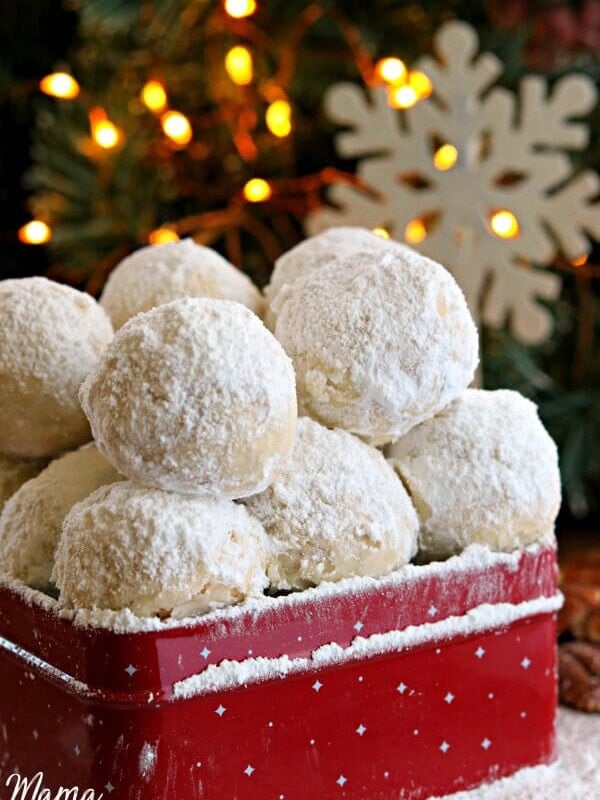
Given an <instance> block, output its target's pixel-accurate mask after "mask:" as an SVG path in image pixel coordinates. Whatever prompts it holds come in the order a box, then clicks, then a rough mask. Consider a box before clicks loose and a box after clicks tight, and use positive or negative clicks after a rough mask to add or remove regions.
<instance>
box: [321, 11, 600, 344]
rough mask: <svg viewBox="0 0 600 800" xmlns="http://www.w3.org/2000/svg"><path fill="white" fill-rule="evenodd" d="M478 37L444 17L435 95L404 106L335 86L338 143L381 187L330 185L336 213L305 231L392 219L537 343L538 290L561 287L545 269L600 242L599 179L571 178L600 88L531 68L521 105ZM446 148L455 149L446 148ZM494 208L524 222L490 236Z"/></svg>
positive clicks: (394, 229)
mask: <svg viewBox="0 0 600 800" xmlns="http://www.w3.org/2000/svg"><path fill="white" fill-rule="evenodd" d="M478 46H479V43H478V40H477V35H476V33H475V31H474V30H473V28H471V27H470V26H469V25H467V24H465V23H462V22H449V23H447V24H446V25H444V26H443V27H442V28H441V29H440V31H439V32H438V34H437V36H436V39H435V51H436V55H437V57H438V59H437V60H436V59H433V58H425V59H422V61H421V62H420V63H419V65H418V67H419V69H420V70H422V71H423V72H424V73H426V74H427V75H428V76H429V77H430V79H431V81H432V83H433V87H434V92H433V94H432V96H431V97H430V98H429V99H427V100H424V101H421V102H420V103H418V104H417V105H416V106H414V107H413V108H410V109H408V110H406V111H403V112H400V111H397V110H395V109H392V108H390V106H389V103H388V100H387V95H386V92H385V90H383V89H372V90H364V89H361V88H359V87H358V86H355V85H353V84H339V85H337V86H334V87H333V88H332V89H331V90H330V91H329V93H328V95H327V98H326V108H327V111H328V113H329V115H330V117H331V118H332V119H334V120H335V121H336V122H338V123H340V124H341V125H343V126H344V128H345V130H343V131H342V132H340V133H339V134H338V136H337V147H338V151H339V152H340V154H341V155H343V156H346V157H350V158H359V159H360V161H359V165H358V168H357V173H358V176H359V178H360V180H361V183H362V184H364V185H366V186H368V187H371V188H372V189H373V190H375V192H376V194H373V193H369V194H367V193H365V192H361V191H359V190H358V189H356V188H355V187H352V186H349V185H347V184H344V185H342V184H335V185H333V186H332V187H331V189H330V193H329V201H330V202H331V203H332V205H334V206H335V208H322V209H319V210H318V211H317V212H315V213H314V214H312V215H311V216H310V217H309V218H308V220H307V231H308V232H309V233H317V232H318V231H320V230H323V229H324V228H328V227H331V226H333V225H363V226H365V227H368V228H375V227H377V226H382V227H385V228H386V230H387V231H388V232H389V233H390V234H391V236H392V237H393V238H395V239H399V240H401V241H407V240H408V241H409V243H410V244H412V245H413V246H415V247H418V249H419V250H421V251H422V252H423V253H425V254H426V255H428V256H431V257H432V258H435V259H436V260H438V261H441V262H442V263H443V264H444V265H445V266H447V267H448V268H449V269H450V270H451V271H452V272H453V274H454V276H455V277H456V279H457V281H458V282H459V284H460V285H461V286H462V288H463V291H464V292H465V295H466V297H467V301H468V303H469V306H470V308H471V310H472V311H473V313H474V314H475V315H476V317H478V319H479V320H480V321H483V322H485V323H486V324H488V325H490V326H492V327H500V326H502V325H504V324H505V323H507V322H508V323H509V324H510V326H511V328H512V330H513V332H514V333H515V334H516V335H517V336H518V337H520V338H521V339H522V340H524V341H526V342H530V343H534V342H539V341H542V340H543V339H545V338H546V337H547V336H548V334H549V333H550V326H551V320H550V317H549V315H548V313H547V311H546V309H545V308H544V307H543V306H542V305H540V304H539V303H538V302H537V301H538V299H540V298H541V299H545V300H552V299H555V298H556V297H557V296H558V294H559V292H560V279H559V278H558V276H557V275H555V274H553V273H551V272H548V271H545V270H543V269H539V267H544V266H548V265H550V264H551V263H552V262H553V260H554V259H555V258H556V256H557V255H558V254H559V253H562V254H563V255H564V256H566V257H567V258H568V259H570V260H572V259H574V258H577V257H579V256H581V254H582V253H586V252H588V251H589V249H590V244H589V239H588V237H589V236H591V237H595V238H600V209H599V206H598V205H597V204H594V203H593V200H594V198H595V196H596V195H597V194H598V190H599V181H598V178H597V176H596V175H595V174H594V173H592V172H591V171H588V172H583V173H578V174H575V173H574V170H573V165H572V163H571V160H570V158H569V157H568V156H567V154H566V152H565V150H581V149H582V148H584V147H585V145H586V143H587V140H588V135H589V131H588V128H587V127H586V126H585V125H584V124H583V123H581V122H578V121H576V119H574V118H576V117H580V116H582V115H583V114H586V113H587V112H588V111H589V110H590V109H591V108H592V107H593V105H594V103H595V99H596V92H595V88H594V85H593V83H592V82H591V81H590V80H589V79H588V78H586V77H584V76H582V75H570V76H566V77H563V78H562V79H561V80H559V81H557V83H556V84H555V85H554V86H553V89H552V91H551V93H548V92H547V89H546V86H545V82H544V80H543V79H542V78H540V77H537V76H528V77H526V78H524V79H523V81H522V82H521V86H520V92H519V98H518V102H517V98H516V97H515V95H514V94H512V93H511V92H509V91H507V90H506V89H504V88H501V87H497V86H493V84H494V82H495V81H496V80H497V78H498V76H499V74H500V72H501V65H500V62H499V61H498V59H497V58H496V57H495V56H494V55H491V54H489V53H484V54H482V55H478ZM445 145H451V146H452V148H454V150H455V151H456V152H455V153H453V152H452V151H451V150H448V151H446V152H445V153H444V154H443V156H442V154H439V151H440V148H442V147H444V146H445ZM437 154H439V155H437ZM436 155H437V158H436ZM498 211H505V212H508V213H509V214H511V215H512V216H513V217H514V219H515V220H517V222H518V229H517V231H516V233H514V235H513V234H512V233H511V232H510V230H511V229H510V227H509V228H508V231H509V235H503V234H500V235H499V234H498V233H497V232H495V230H494V227H498V226H494V227H492V225H491V220H492V216H493V214H494V213H497V212H498ZM386 221H387V222H386ZM502 224H504V225H505V224H506V220H504V222H503V223H502ZM513 227H514V226H513ZM499 229H500V230H503V228H502V226H501V225H500V226H499ZM409 235H410V237H412V238H409Z"/></svg>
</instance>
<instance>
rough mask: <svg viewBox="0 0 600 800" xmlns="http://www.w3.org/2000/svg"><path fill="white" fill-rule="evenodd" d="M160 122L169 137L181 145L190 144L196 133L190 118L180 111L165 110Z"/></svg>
mask: <svg viewBox="0 0 600 800" xmlns="http://www.w3.org/2000/svg"><path fill="white" fill-rule="evenodd" d="M160 124H161V125H162V129H163V131H164V133H165V136H168V137H169V139H170V140H171V141H172V142H174V143H175V144H177V145H179V146H180V147H185V146H186V144H189V143H190V142H191V140H192V136H193V135H194V133H193V131H192V126H191V124H190V121H189V119H188V118H187V117H186V116H185V114H182V113H181V112H180V111H165V113H164V114H163V115H162V116H161V118H160Z"/></svg>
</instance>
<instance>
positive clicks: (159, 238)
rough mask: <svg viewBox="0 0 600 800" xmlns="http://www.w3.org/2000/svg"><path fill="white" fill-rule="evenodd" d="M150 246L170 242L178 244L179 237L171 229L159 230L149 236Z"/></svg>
mask: <svg viewBox="0 0 600 800" xmlns="http://www.w3.org/2000/svg"><path fill="white" fill-rule="evenodd" d="M148 241H149V242H150V244H167V243H168V242H178V241H179V236H178V235H177V234H176V233H175V231H174V230H171V228H157V229H156V230H155V231H152V232H151V233H150V235H149V236H148Z"/></svg>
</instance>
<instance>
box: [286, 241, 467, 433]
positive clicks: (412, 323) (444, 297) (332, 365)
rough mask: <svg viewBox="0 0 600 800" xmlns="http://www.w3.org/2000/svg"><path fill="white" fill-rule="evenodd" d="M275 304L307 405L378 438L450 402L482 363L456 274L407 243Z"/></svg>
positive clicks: (356, 259) (330, 268)
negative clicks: (407, 245)
mask: <svg viewBox="0 0 600 800" xmlns="http://www.w3.org/2000/svg"><path fill="white" fill-rule="evenodd" d="M276 305H277V309H276V310H277V311H278V318H277V325H276V330H275V333H276V336H277V338H278V339H279V341H280V342H281V343H282V344H283V346H284V348H285V350H286V352H287V353H288V355H289V356H290V357H291V359H292V361H293V363H294V367H295V370H296V379H297V384H298V397H299V401H300V403H301V404H302V407H303V408H304V409H305V410H306V411H307V413H308V414H310V416H312V417H314V418H315V419H318V420H319V421H320V422H322V423H323V424H325V425H329V426H332V427H339V428H344V429H346V430H348V431H351V432H352V433H356V434H358V435H359V436H362V437H363V438H365V439H367V440H368V441H370V442H372V443H374V444H384V443H386V442H390V441H393V440H394V439H397V438H398V437H399V436H401V435H402V434H403V433H406V431H408V430H410V428H412V427H413V426H414V425H417V424H418V423H419V422H422V421H423V420H425V419H428V418H429V417H431V416H433V415H434V414H435V413H437V412H438V411H440V410H441V409H442V408H444V406H446V405H447V404H448V403H449V402H451V401H452V400H453V399H454V398H455V397H457V396H458V395H459V394H461V392H462V391H463V390H464V389H465V388H466V387H467V386H468V384H469V382H470V381H471V379H472V377H473V373H474V370H475V367H476V366H477V361H478V337H477V330H476V328H475V324H474V323H473V320H472V318H471V315H470V313H469V310H468V308H467V304H466V302H465V298H464V296H463V294H462V292H461V290H460V289H459V287H458V285H457V284H456V282H455V280H454V278H453V277H452V276H451V275H450V273H449V272H447V271H446V270H445V269H444V268H443V267H441V266H440V265H439V264H436V263H435V262H434V261H431V260H430V259H428V258H425V257H424V256H421V255H420V254H418V253H416V252H414V251H412V250H410V249H408V248H402V249H401V248H399V247H395V248H389V249H387V250H386V251H385V252H384V253H373V252H372V251H361V252H358V253H355V254H354V255H353V256H351V257H348V258H347V259H345V260H344V259H341V260H339V261H334V262H332V263H330V264H327V265H324V266H322V267H321V269H319V270H318V271H314V272H313V273H309V274H308V275H306V276H305V277H303V278H298V279H297V280H296V281H295V282H294V284H293V285H292V286H285V287H284V288H283V289H282V290H281V292H280V293H279V295H278V298H277V304H276Z"/></svg>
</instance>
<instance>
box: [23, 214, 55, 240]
mask: <svg viewBox="0 0 600 800" xmlns="http://www.w3.org/2000/svg"><path fill="white" fill-rule="evenodd" d="M17 236H18V237H19V240H20V241H21V242H23V244H46V242H49V241H50V239H52V230H51V229H50V226H49V225H46V223H45V222H42V220H41V219H32V220H31V222H28V223H27V224H26V225H23V226H22V227H21V228H19V231H18V233H17Z"/></svg>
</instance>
